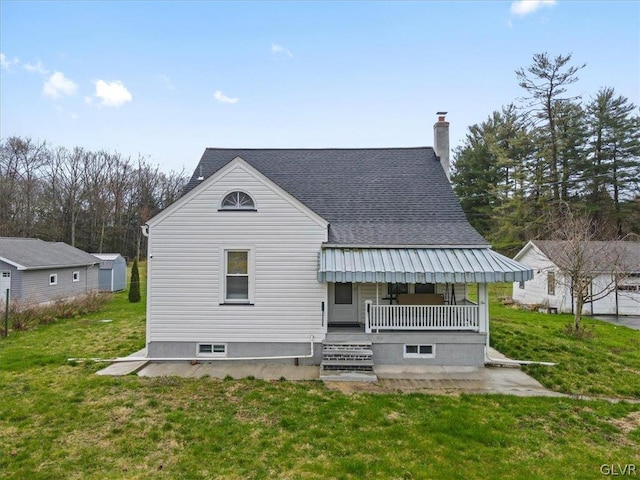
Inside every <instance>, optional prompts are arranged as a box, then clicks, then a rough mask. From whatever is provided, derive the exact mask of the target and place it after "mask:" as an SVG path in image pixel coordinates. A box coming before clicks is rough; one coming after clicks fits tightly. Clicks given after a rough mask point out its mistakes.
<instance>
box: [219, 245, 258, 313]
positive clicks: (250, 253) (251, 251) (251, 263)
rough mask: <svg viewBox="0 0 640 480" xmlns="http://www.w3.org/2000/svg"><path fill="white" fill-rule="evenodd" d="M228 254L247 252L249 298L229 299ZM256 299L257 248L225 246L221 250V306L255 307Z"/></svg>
mask: <svg viewBox="0 0 640 480" xmlns="http://www.w3.org/2000/svg"><path fill="white" fill-rule="evenodd" d="M227 252H247V257H248V258H247V262H248V265H247V267H248V277H249V298H248V299H227ZM254 297H255V247H254V246H253V245H237V246H236V245H224V246H223V248H221V249H220V304H221V305H253V301H254Z"/></svg>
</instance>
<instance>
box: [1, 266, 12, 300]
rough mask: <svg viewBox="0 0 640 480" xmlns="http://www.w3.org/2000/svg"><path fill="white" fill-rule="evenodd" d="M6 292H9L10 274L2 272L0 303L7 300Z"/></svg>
mask: <svg viewBox="0 0 640 480" xmlns="http://www.w3.org/2000/svg"><path fill="white" fill-rule="evenodd" d="M7 290H11V272H7V271H3V272H2V276H0V302H4V301H5V300H6V299H7Z"/></svg>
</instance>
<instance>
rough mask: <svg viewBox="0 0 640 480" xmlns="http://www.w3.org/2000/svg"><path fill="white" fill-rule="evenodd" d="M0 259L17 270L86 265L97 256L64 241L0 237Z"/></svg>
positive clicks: (95, 259) (96, 261) (93, 262)
mask: <svg viewBox="0 0 640 480" xmlns="http://www.w3.org/2000/svg"><path fill="white" fill-rule="evenodd" d="M0 259H1V260H2V261H4V262H6V263H8V264H10V265H13V266H14V267H16V268H17V269H18V270H37V269H44V268H62V267H77V266H87V265H94V264H97V263H100V262H99V260H98V259H97V258H95V257H94V256H93V255H90V254H88V253H86V252H83V251H82V250H80V249H77V248H75V247H72V246H71V245H67V244H66V243H64V242H45V241H44V240H40V239H38V238H19V237H0Z"/></svg>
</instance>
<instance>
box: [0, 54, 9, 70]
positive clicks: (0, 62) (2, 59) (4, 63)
mask: <svg viewBox="0 0 640 480" xmlns="http://www.w3.org/2000/svg"><path fill="white" fill-rule="evenodd" d="M9 66H10V63H9V61H8V60H7V57H6V55H5V54H4V53H0V67H2V68H4V69H5V70H9Z"/></svg>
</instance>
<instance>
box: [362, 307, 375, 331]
mask: <svg viewBox="0 0 640 480" xmlns="http://www.w3.org/2000/svg"><path fill="white" fill-rule="evenodd" d="M372 303H373V302H372V301H371V300H365V302H364V308H365V310H364V331H365V333H371V304H372Z"/></svg>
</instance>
